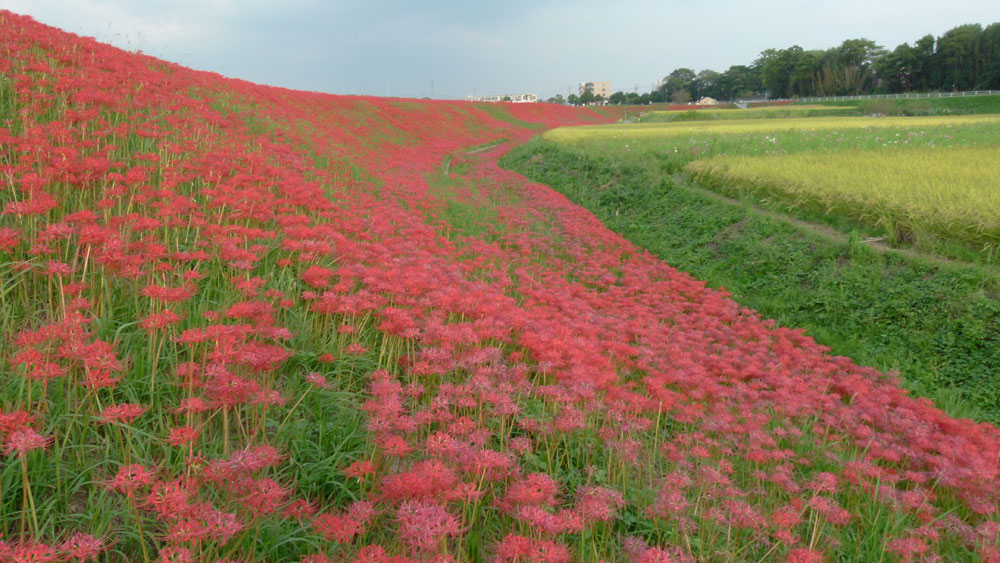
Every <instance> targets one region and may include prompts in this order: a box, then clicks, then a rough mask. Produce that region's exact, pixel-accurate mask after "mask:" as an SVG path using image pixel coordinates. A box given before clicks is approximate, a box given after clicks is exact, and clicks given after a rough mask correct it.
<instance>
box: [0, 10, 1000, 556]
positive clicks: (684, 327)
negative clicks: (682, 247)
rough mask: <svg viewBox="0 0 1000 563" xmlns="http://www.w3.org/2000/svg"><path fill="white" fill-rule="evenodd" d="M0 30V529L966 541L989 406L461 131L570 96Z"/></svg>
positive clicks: (345, 543)
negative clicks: (581, 200)
mask: <svg viewBox="0 0 1000 563" xmlns="http://www.w3.org/2000/svg"><path fill="white" fill-rule="evenodd" d="M0 55H2V56H0V95H2V98H0V112H4V113H0V179H2V185H0V188H2V191H3V195H2V196H0V209H2V214H0V280H2V282H3V286H2V288H0V296H2V301H0V307H2V308H3V311H4V315H5V318H4V319H3V320H0V327H2V330H3V334H2V338H3V339H2V340H0V346H2V348H0V378H2V379H0V381H2V383H3V387H2V389H3V390H2V393H0V445H2V450H3V453H4V454H5V456H6V457H5V460H4V463H5V465H4V468H5V469H4V473H3V476H5V477H7V478H6V479H4V483H5V484H6V483H8V482H9V483H11V484H13V485H14V487H11V486H7V485H5V488H4V489H2V490H0V508H2V510H0V518H2V521H0V533H2V537H0V561H85V560H104V559H107V560H121V559H125V560H144V561H251V560H258V559H284V560H288V559H293V560H294V559H298V560H301V561H313V562H319V561H341V560H354V561H456V560H467V559H491V560H497V561H572V560H598V559H602V558H603V559H608V560H610V559H619V560H630V561H643V562H645V561H685V560H694V559H700V558H731V559H741V558H756V559H760V558H762V557H763V558H765V559H766V558H771V559H787V560H788V561H820V560H824V559H825V558H828V557H834V556H835V555H836V554H837V553H838V550H847V549H849V546H845V541H846V538H850V537H853V538H858V537H867V536H869V535H870V534H872V533H875V534H877V537H874V538H870V539H868V540H865V541H866V542H868V543H870V544H873V545H874V546H876V547H875V548H870V547H869V548H866V549H869V550H872V549H874V551H875V552H877V551H878V550H881V551H882V552H884V553H888V554H892V555H893V556H894V557H897V558H899V559H903V560H915V559H918V558H926V557H930V556H931V555H932V554H934V553H939V552H947V553H952V554H953V553H963V554H967V555H968V556H969V557H970V558H972V557H979V558H983V559H997V558H1000V549H998V542H1000V524H998V520H997V512H998V502H1000V492H998V491H1000V482H998V481H1000V479H998V472H1000V466H998V457H1000V433H998V431H997V430H996V429H995V428H994V427H992V426H989V425H984V424H978V425H977V424H974V423H972V422H970V421H967V420H955V419H952V418H949V417H948V416H946V415H945V414H943V413H942V412H941V411H939V410H937V409H936V408H935V407H934V406H933V405H932V404H931V403H930V402H929V401H927V400H921V399H914V398H911V397H909V396H908V395H907V393H906V392H905V391H903V390H902V389H901V388H900V386H899V384H898V382H897V381H896V380H895V379H894V378H893V377H890V376H887V375H884V374H881V373H879V372H877V371H875V370H873V369H868V368H863V367H859V366H857V365H855V364H853V363H852V362H851V361H849V360H847V359H845V358H839V357H831V356H830V355H829V354H828V351H827V350H826V349H824V348H823V347H821V346H819V345H817V344H816V343H815V342H813V341H812V340H811V339H810V338H808V337H807V336H805V335H803V334H802V333H801V332H799V331H795V330H790V329H786V328H780V327H776V326H775V325H774V323H772V322H770V321H766V320H762V319H760V318H759V317H758V316H757V315H756V314H755V313H754V312H752V311H749V310H747V309H745V308H742V307H740V306H739V305H738V304H736V303H734V302H733V301H732V300H730V299H729V297H728V295H727V294H726V293H725V292H724V291H717V290H713V289H710V288H707V287H706V286H705V284H704V283H702V282H699V281H697V280H694V279H692V278H690V277H689V276H687V275H686V274H683V273H680V272H677V271H676V270H674V269H672V268H670V267H669V266H667V265H665V264H663V263H661V262H659V261H658V260H656V259H655V258H654V257H652V256H650V255H648V254H646V253H644V252H642V251H641V250H639V249H637V248H636V247H634V246H633V245H631V244H629V243H628V242H626V241H624V240H623V239H622V238H621V237H619V236H617V235H615V234H613V233H611V232H609V231H608V230H607V229H605V228H604V227H603V226H602V225H601V224H600V223H599V222H597V221H596V219H594V218H593V217H592V216H591V215H590V214H588V213H587V212H585V211H584V210H582V209H579V208H577V207H575V206H573V205H571V204H570V203H569V202H568V201H567V200H566V199H565V198H564V197H562V196H561V195H559V194H556V193H554V192H553V191H551V190H550V189H548V188H547V187H545V186H542V185H538V184H533V183H530V182H527V181H526V180H525V179H524V178H522V177H520V176H518V175H516V174H513V173H510V172H507V171H504V170H502V169H500V168H499V167H498V164H497V161H498V159H499V157H500V156H502V154H503V153H504V151H505V148H503V147H496V148H493V149H491V150H480V151H478V152H465V151H463V149H464V148H466V147H473V146H482V147H487V146H489V145H491V144H496V143H499V142H500V141H501V140H503V139H506V140H513V141H519V140H524V139H527V138H528V137H529V136H530V135H531V134H533V133H534V131H533V130H531V129H529V128H525V127H521V126H520V125H515V124H512V123H520V122H523V121H528V122H533V123H540V124H542V125H544V126H554V125H565V124H579V123H595V122H603V121H607V120H608V118H607V117H606V116H605V115H603V114H600V113H597V112H595V111H594V110H587V109H578V108H568V107H562V106H551V105H541V104H539V105H531V104H523V105H513V104H511V105H504V106H503V111H506V112H508V115H509V116H511V117H513V118H514V119H512V120H509V121H502V120H499V119H497V118H496V117H494V115H495V110H493V109H491V110H490V112H489V113H488V112H486V111H484V109H483V108H482V107H481V106H478V105H475V104H469V103H463V102H439V101H419V102H418V101H402V100H390V99H378V98H361V97H335V96H329V95H325V94H318V93H308V92H294V91H289V90H284V89H279V88H273V87H264V86H258V85H254V84H249V83H246V82H241V81H236V80H228V79H224V78H221V77H219V76H215V75H211V74H207V73H199V72H195V71H191V70H188V69H185V68H182V67H179V66H176V65H172V64H169V63H165V62H163V61H159V60H156V59H153V58H150V57H146V56H143V55H141V54H132V53H125V52H122V51H119V50H116V49H113V48H111V47H108V46H105V45H101V44H99V43H97V42H96V41H93V40H91V39H86V38H80V37H76V36H72V35H68V34H65V33H63V32H60V31H58V30H55V29H52V28H49V27H46V26H43V25H40V24H38V23H36V22H34V21H32V20H30V19H29V18H25V17H22V16H17V15H14V14H12V13H9V12H0ZM446 159H447V161H448V162H449V167H446V168H445V169H444V170H442V168H441V164H442V162H444V161H446ZM452 170H455V171H456V172H452ZM664 220H671V219H670V218H669V217H665V218H664ZM338 393H340V394H338ZM338 397H339V399H338V400H341V401H342V403H339V405H340V406H339V407H337V409H332V408H331V410H329V411H326V410H324V408H328V406H329V405H331V404H334V403H332V402H331V401H333V400H334V399H335V398H338ZM345 397H347V398H345ZM344 401H346V404H345V403H344ZM340 409H355V410H356V411H357V413H359V414H358V416H359V417H363V418H364V420H365V428H366V430H365V431H366V433H367V434H366V435H367V440H366V441H365V442H364V444H363V445H362V446H360V447H359V448H357V449H356V450H355V451H354V452H353V453H351V454H350V455H345V456H344V458H343V460H342V463H340V464H339V466H338V467H336V469H335V470H333V471H326V472H325V473H324V474H322V475H311V474H310V468H312V467H320V466H321V463H322V461H323V459H325V458H327V457H329V456H331V455H335V453H336V452H320V453H318V454H307V453H304V450H302V451H300V450H298V449H294V448H293V447H292V445H291V443H292V438H294V436H293V434H294V432H291V431H290V430H289V428H293V427H295V428H301V429H302V431H303V432H304V431H311V430H313V429H310V428H309V426H310V425H313V426H323V420H324V418H333V417H335V416H337V415H338V411H339V410H340ZM299 421H306V422H305V423H303V424H300V426H295V425H296V424H297V423H299ZM316 432H317V433H316V434H314V435H316V436H318V435H319V434H318V430H316ZM317 439H318V438H317ZM298 447H299V446H296V448H298ZM77 474H85V475H86V476H87V479H83V481H86V483H87V484H81V483H80V481H81V480H79V479H76V475H77ZM294 476H299V477H298V478H295V477H294ZM306 478H309V481H310V484H308V485H307V484H306V483H305V480H306ZM19 481H20V482H19ZM87 487H92V488H89V489H88V488H87ZM42 489H44V491H45V496H46V499H47V500H46V502H38V501H39V500H41V498H40V497H41V495H40V494H39V491H40V490H42ZM52 499H54V500H52ZM81 514H92V515H93V514H96V515H99V517H95V518H94V519H92V521H93V522H94V524H93V527H90V528H88V527H87V525H85V524H83V522H86V521H91V520H86V519H81V518H80V515H81ZM876 522H877V523H880V524H879V527H878V529H877V530H878V531H876V532H873V531H872V530H873V529H874V524H875V523H876ZM886 522H890V523H889V524H887V523H886ZM278 537H280V538H292V539H283V540H280V541H279V540H277V539H275V538H278ZM870 552H871V551H868V553H870ZM751 555H752V556H753V557H751ZM848 556H849V554H848Z"/></svg>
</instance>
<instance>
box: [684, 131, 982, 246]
mask: <svg viewBox="0 0 1000 563" xmlns="http://www.w3.org/2000/svg"><path fill="white" fill-rule="evenodd" d="M686 170H687V171H688V172H689V173H690V174H691V175H692V176H693V177H694V178H695V179H696V180H698V181H699V182H702V183H705V184H709V185H712V186H715V187H717V188H720V189H723V190H726V191H738V192H744V193H747V192H749V193H754V194H757V195H759V196H763V197H768V198H781V199H782V200H784V201H786V202H790V203H791V204H792V205H796V206H804V207H812V208H815V209H817V210H819V211H822V212H824V213H835V214H840V215H847V216H850V217H853V218H855V219H859V220H861V221H864V222H866V223H870V224H873V225H876V226H879V227H884V228H885V229H886V230H887V232H889V233H891V234H892V235H893V236H895V237H897V238H902V239H915V240H916V241H917V242H918V243H919V242H920V240H921V239H923V238H925V237H928V236H940V237H944V238H948V239H956V240H961V241H965V242H968V243H973V244H975V245H977V246H981V247H982V248H985V249H992V248H995V247H996V246H997V245H998V244H1000V147H997V146H990V147H947V148H915V149H905V150H893V151H839V152H825V153H817V152H804V153H798V154H791V155H780V156H756V157H754V156H722V157H715V158H710V159H705V160H700V161H695V162H692V163H690V164H688V165H687V167H686Z"/></svg>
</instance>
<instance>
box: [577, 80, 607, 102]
mask: <svg viewBox="0 0 1000 563" xmlns="http://www.w3.org/2000/svg"><path fill="white" fill-rule="evenodd" d="M584 92H591V93H592V94H594V95H595V96H599V97H601V98H604V99H605V100H606V99H608V98H609V97H611V83H610V82H581V83H580V95H581V96H582V95H583V93H584Z"/></svg>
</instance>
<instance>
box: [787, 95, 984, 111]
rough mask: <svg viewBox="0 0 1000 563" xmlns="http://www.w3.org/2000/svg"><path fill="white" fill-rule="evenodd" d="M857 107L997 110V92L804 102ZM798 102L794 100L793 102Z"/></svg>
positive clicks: (862, 109) (891, 109)
mask: <svg viewBox="0 0 1000 563" xmlns="http://www.w3.org/2000/svg"><path fill="white" fill-rule="evenodd" d="M803 103H808V104H809V105H815V104H818V105H824V106H838V107H852V108H857V109H858V110H860V111H861V113H863V114H865V115H871V114H873V113H883V114H886V115H967V114H978V113H1000V95H989V96H963V97H955V98H895V99H888V98H886V99H872V100H850V101H829V102H803ZM796 105H797V104H796Z"/></svg>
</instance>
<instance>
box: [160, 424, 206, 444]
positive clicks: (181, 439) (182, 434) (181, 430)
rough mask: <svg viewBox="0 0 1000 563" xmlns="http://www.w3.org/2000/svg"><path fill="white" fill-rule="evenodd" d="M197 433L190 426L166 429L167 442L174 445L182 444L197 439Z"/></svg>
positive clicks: (197, 431)
mask: <svg viewBox="0 0 1000 563" xmlns="http://www.w3.org/2000/svg"><path fill="white" fill-rule="evenodd" d="M199 433H200V432H199V430H198V429H196V428H191V427H190V426H177V427H174V428H171V429H170V430H168V431H167V443H168V444H170V445H171V446H174V447H180V446H184V445H187V444H190V443H192V442H194V441H195V440H197V439H198V434H199Z"/></svg>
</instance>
